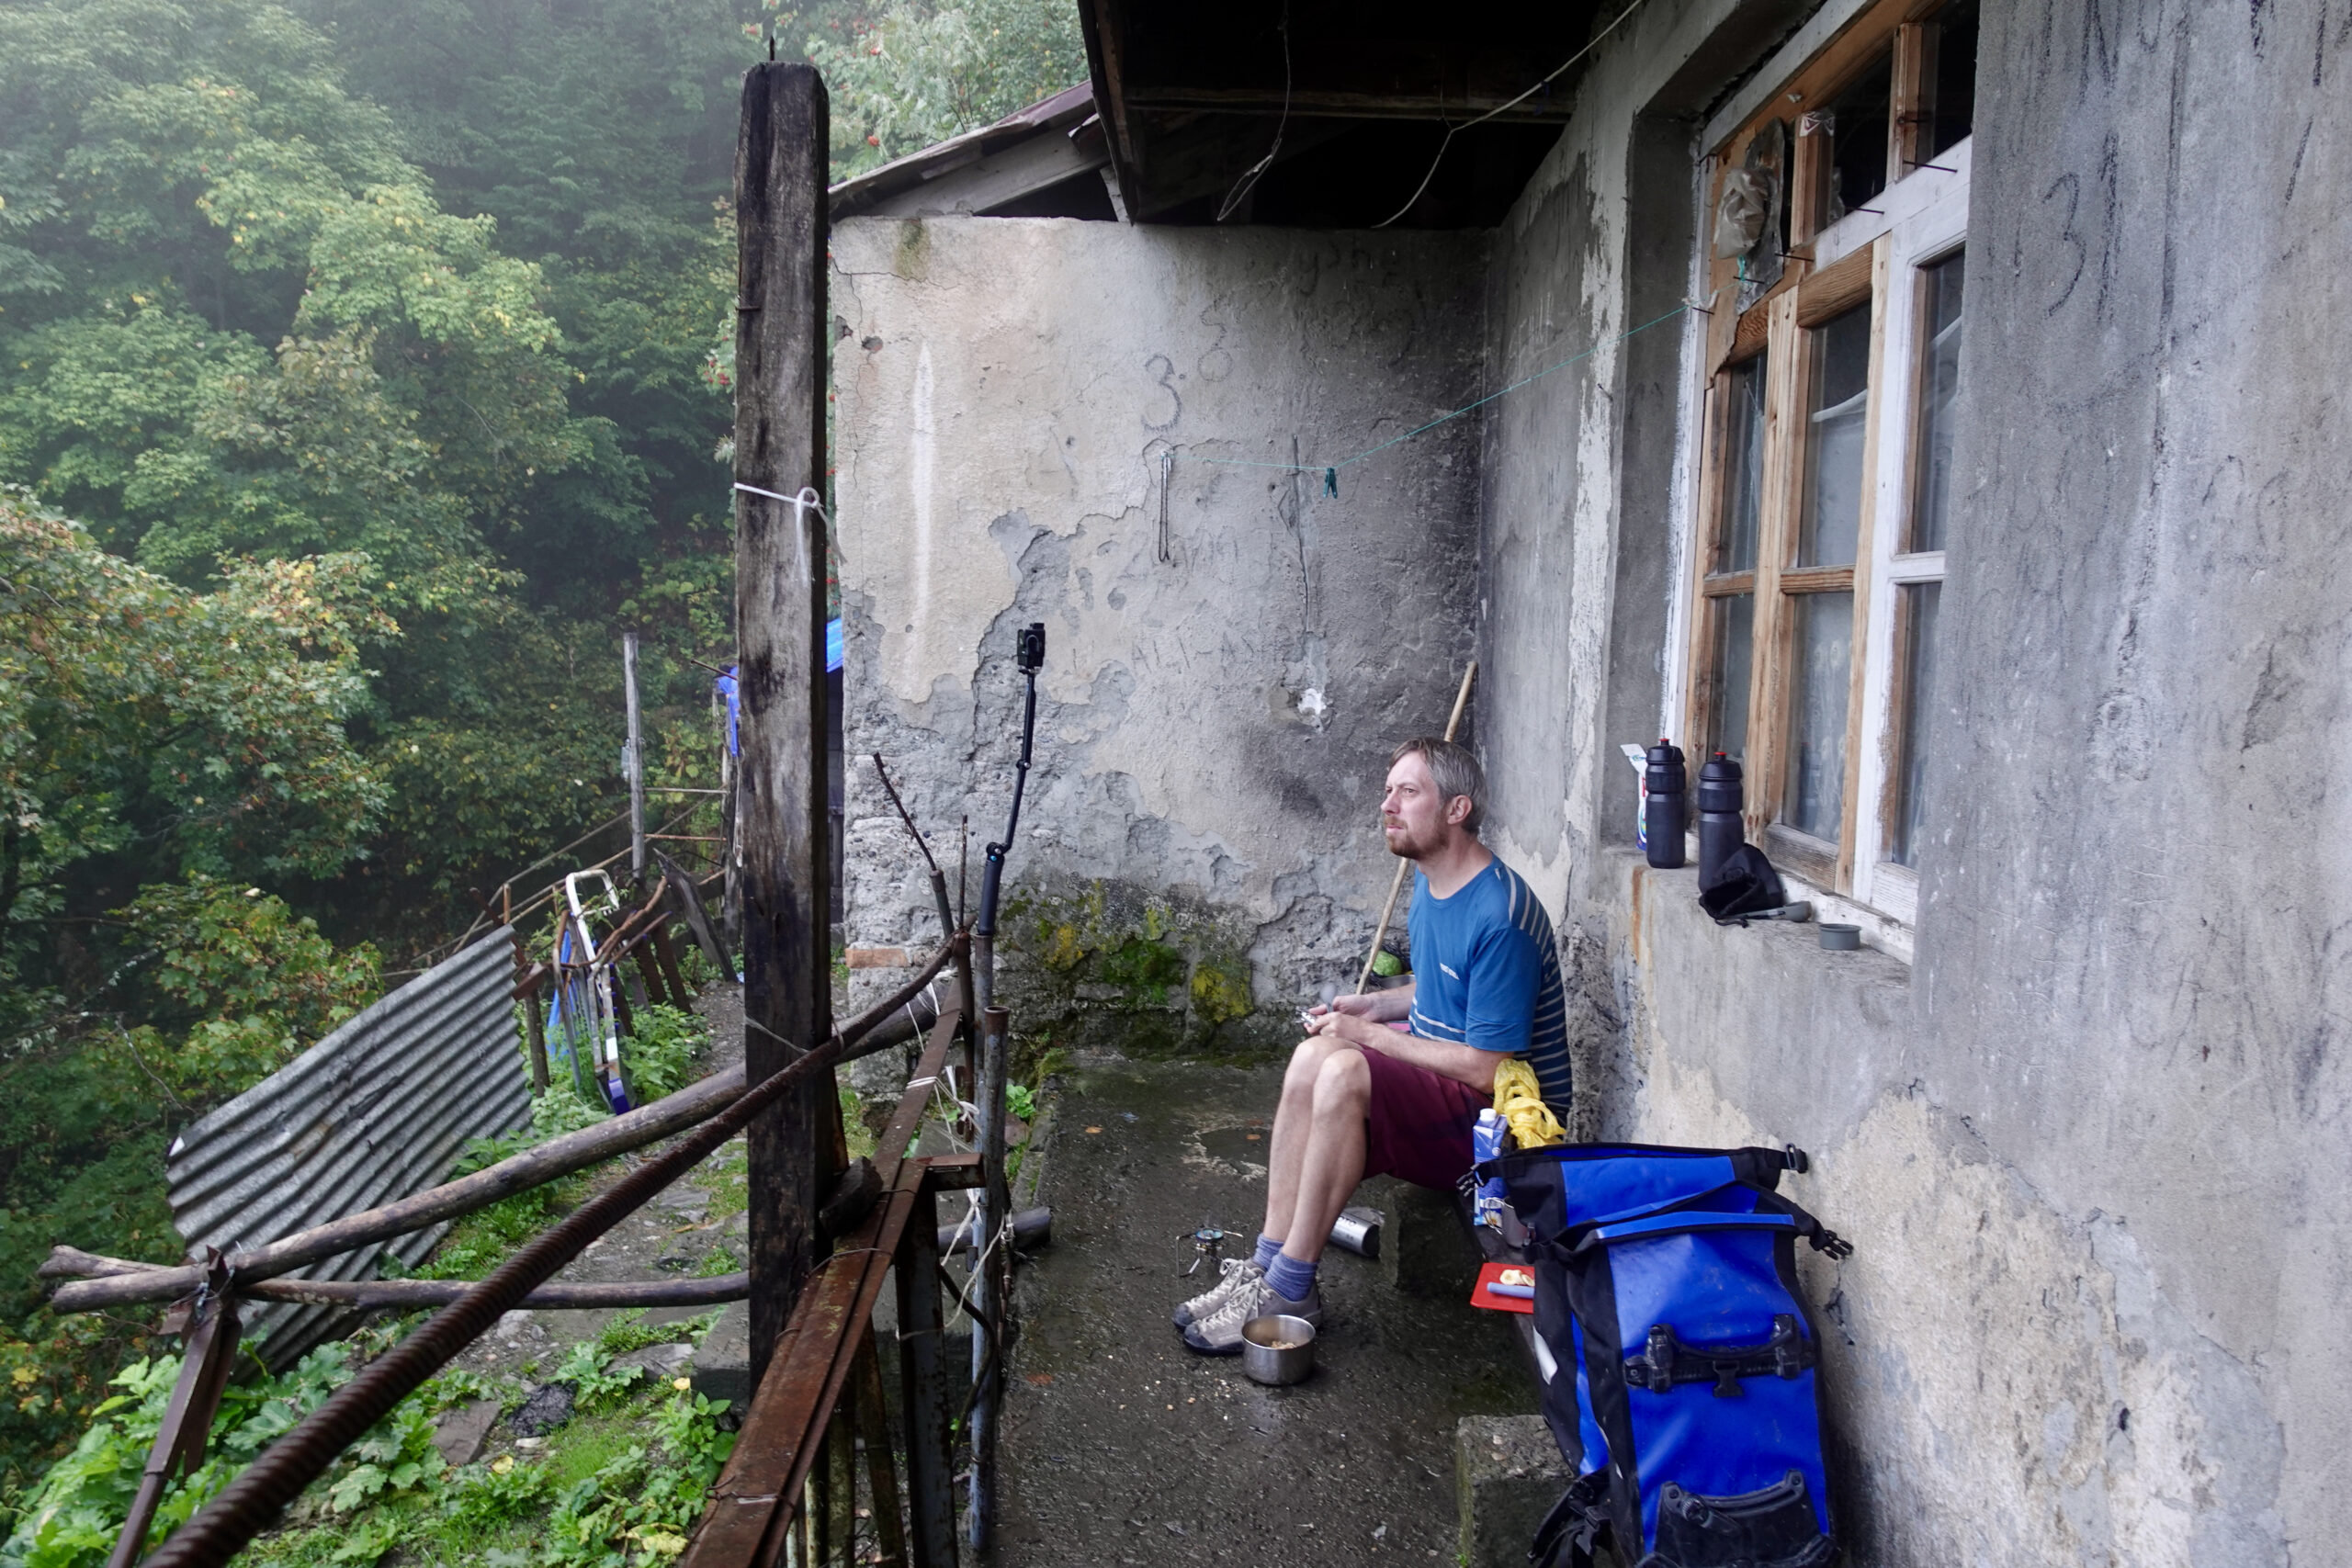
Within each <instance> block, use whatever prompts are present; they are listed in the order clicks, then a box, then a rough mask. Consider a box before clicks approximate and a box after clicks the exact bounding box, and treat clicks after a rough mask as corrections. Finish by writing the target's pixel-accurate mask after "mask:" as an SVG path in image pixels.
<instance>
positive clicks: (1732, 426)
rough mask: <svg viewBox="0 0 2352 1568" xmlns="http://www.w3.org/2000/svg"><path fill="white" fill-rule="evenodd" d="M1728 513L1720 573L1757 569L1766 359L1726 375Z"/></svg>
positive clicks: (1718, 544) (1718, 557)
mask: <svg viewBox="0 0 2352 1568" xmlns="http://www.w3.org/2000/svg"><path fill="white" fill-rule="evenodd" d="M1724 401H1725V402H1726V403H1727V404H1728V405H1729V406H1728V408H1727V409H1726V410H1725V412H1724V510H1723V519H1722V525H1721V528H1720V530H1719V532H1718V536H1717V538H1716V540H1715V565H1714V570H1716V571H1753V570H1756V538H1757V527H1758V519H1759V518H1761V517H1762V515H1763V506H1764V355H1760V354H1759V355H1757V356H1756V357H1755V358H1753V359H1751V360H1748V361H1747V362H1746V363H1745V364H1742V365H1736V366H1734V367H1732V368H1731V369H1729V370H1727V371H1725V372H1724Z"/></svg>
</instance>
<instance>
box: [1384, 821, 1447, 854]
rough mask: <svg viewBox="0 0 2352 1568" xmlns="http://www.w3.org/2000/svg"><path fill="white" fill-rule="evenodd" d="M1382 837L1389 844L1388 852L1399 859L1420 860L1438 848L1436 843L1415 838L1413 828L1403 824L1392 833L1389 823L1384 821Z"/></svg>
mask: <svg viewBox="0 0 2352 1568" xmlns="http://www.w3.org/2000/svg"><path fill="white" fill-rule="evenodd" d="M1380 837H1381V840H1382V841H1383V842H1384V843H1385V844H1386V845H1387V846H1388V852H1389V853H1390V854H1392V855H1395V856H1396V857H1397V859H1398V860H1420V859H1422V858H1423V857H1424V856H1426V855H1427V854H1428V853H1429V852H1430V851H1431V850H1432V849H1434V848H1436V846H1435V845H1434V844H1425V843H1422V842H1421V841H1419V840H1417V839H1415V838H1414V837H1413V830H1412V829H1410V828H1407V827H1403V826H1399V827H1398V828H1397V829H1395V831H1394V833H1393V835H1392V833H1391V831H1390V829H1389V828H1388V826H1387V824H1386V823H1383V824H1381V832H1380Z"/></svg>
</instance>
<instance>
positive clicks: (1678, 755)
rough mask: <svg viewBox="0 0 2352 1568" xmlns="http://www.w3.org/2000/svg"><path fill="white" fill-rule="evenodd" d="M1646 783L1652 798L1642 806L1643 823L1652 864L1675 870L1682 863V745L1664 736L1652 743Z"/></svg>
mask: <svg viewBox="0 0 2352 1568" xmlns="http://www.w3.org/2000/svg"><path fill="white" fill-rule="evenodd" d="M1643 783H1644V785H1645V788H1647V790H1648V791H1649V801H1648V803H1647V804H1646V805H1645V806H1644V807H1643V808H1642V825H1643V836H1644V837H1645V839H1647V840H1649V843H1648V849H1649V860H1650V864H1652V865H1654V866H1656V867H1657V869H1658V870H1660V871H1672V870H1673V869H1674V868H1675V867H1676V866H1679V865H1680V864H1681V863H1682V831H1683V826H1684V805H1683V802H1684V796H1683V774H1682V751H1681V749H1680V748H1679V747H1678V746H1676V745H1674V744H1673V742H1671V741H1668V740H1666V739H1660V740H1659V741H1658V743H1657V745H1655V746H1653V747H1651V748H1650V754H1649V766H1648V768H1647V769H1646V770H1645V773H1644V774H1643Z"/></svg>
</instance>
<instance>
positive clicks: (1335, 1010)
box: [1306, 997, 1399, 1050]
mask: <svg viewBox="0 0 2352 1568" xmlns="http://www.w3.org/2000/svg"><path fill="white" fill-rule="evenodd" d="M1371 999H1372V998H1370V997H1341V998H1340V999H1339V1000H1340V1002H1368V1001H1370V1000H1371ZM1306 1032H1307V1033H1308V1034H1310V1035H1321V1036H1322V1037H1324V1038H1325V1039H1328V1040H1344V1041H1346V1042H1347V1043H1349V1044H1351V1045H1365V1046H1370V1047H1372V1048H1373V1049H1374V1050H1377V1049H1379V1047H1380V1043H1381V1042H1382V1041H1383V1040H1384V1039H1385V1040H1395V1039H1397V1038H1399V1036H1398V1035H1397V1032H1396V1031H1395V1030H1393V1029H1391V1028H1389V1027H1388V1026H1387V1025H1386V1024H1385V1023H1380V1022H1376V1021H1374V1020H1373V1019H1371V1018H1369V1017H1367V1016H1365V1013H1364V1012H1363V1011H1359V1010H1356V1009H1354V1008H1341V1007H1340V1005H1339V1004H1338V1003H1336V1002H1335V1003H1334V1004H1333V1005H1332V1007H1331V1008H1330V1010H1324V1009H1322V1008H1317V1009H1315V1010H1314V1011H1313V1012H1311V1013H1310V1014H1309V1015H1308V1016H1307V1020H1306Z"/></svg>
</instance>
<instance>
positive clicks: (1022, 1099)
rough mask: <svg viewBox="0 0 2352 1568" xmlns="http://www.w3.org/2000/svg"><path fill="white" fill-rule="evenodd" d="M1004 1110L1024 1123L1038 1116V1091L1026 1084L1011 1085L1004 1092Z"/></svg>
mask: <svg viewBox="0 0 2352 1568" xmlns="http://www.w3.org/2000/svg"><path fill="white" fill-rule="evenodd" d="M1004 1108H1005V1110H1007V1111H1010V1112H1012V1114H1013V1115H1015V1116H1017V1117H1019V1118H1020V1119H1021V1120H1022V1121H1023V1122H1029V1121H1034V1120H1035V1118H1036V1115H1037V1091H1036V1090H1035V1089H1031V1088H1030V1087H1029V1086H1028V1085H1027V1084H1025V1083H1017V1084H1012V1085H1010V1086H1008V1087H1007V1088H1006V1089H1005V1091H1004Z"/></svg>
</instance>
